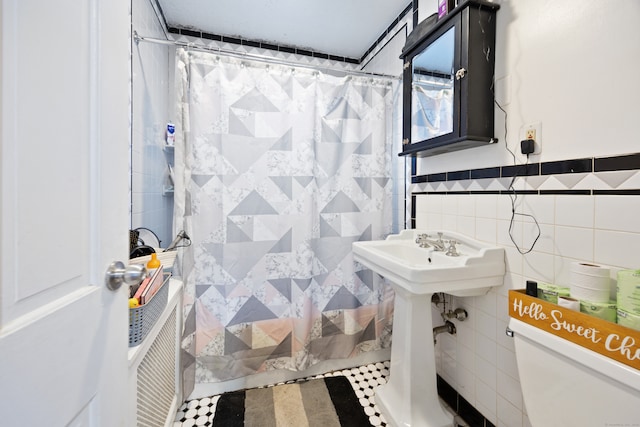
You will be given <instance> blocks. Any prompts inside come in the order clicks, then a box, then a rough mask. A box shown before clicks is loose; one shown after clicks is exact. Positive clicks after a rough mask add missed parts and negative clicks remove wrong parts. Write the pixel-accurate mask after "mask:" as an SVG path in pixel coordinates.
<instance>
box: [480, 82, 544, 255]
mask: <svg viewBox="0 0 640 427" xmlns="http://www.w3.org/2000/svg"><path fill="white" fill-rule="evenodd" d="M493 90H494V86H493V83H492V84H491V92H493ZM495 98H496V97H495V93H494V94H493V102H494V103H495V104H496V106H497V107H498V108H499V109H500V111H502V113H503V114H504V146H505V148H506V149H507V151H508V152H509V154H511V157H512V158H513V165H514V166H518V164H517V160H516V155H515V153H514V152H513V151H511V149H510V148H509V144H508V139H507V131H508V128H507V118H508V114H507V112H506V110H505V109H504V108H502V105H500V103H499V102H498V101H497V100H496V99H495ZM528 164H529V155H528V154H527V161H526V163H525V164H524V165H519V167H518V168H516V170H515V172H514V174H513V177H512V178H511V182H510V183H509V187H508V190H509V198H510V199H511V220H510V221H509V238H510V239H511V242H513V244H514V246H515V247H516V249H517V250H518V252H520V254H522V255H526V254H528V253H529V252H531V251H532V250H533V248H534V247H535V245H536V243H537V242H538V239H539V238H540V235H541V231H540V224H538V220H537V219H536V218H535V217H534V216H533V215H530V214H525V213H518V212H516V202H517V200H518V193H517V192H516V189H515V188H514V186H513V184H514V183H515V182H516V178H517V177H518V172H519V171H520V170H521V168H524V170H525V174H526V170H527V165H528ZM516 215H518V216H522V217H528V218H531V219H532V220H533V222H534V224H535V225H536V229H537V232H538V234H537V235H536V238H535V239H534V240H533V243H531V246H530V247H529V249H522V248H521V247H520V245H518V243H516V241H515V239H514V238H513V223H514V221H515V217H516Z"/></svg>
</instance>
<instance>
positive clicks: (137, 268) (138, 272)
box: [104, 261, 147, 291]
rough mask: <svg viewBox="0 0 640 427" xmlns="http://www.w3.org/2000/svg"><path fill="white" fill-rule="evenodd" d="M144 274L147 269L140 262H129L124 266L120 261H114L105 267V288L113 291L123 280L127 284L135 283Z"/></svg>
mask: <svg viewBox="0 0 640 427" xmlns="http://www.w3.org/2000/svg"><path fill="white" fill-rule="evenodd" d="M146 276H147V269H146V268H144V265H142V264H130V265H127V266H126V267H125V265H124V264H123V263H122V261H115V262H112V263H111V265H110V266H109V268H107V273H106V274H105V277H104V279H105V282H106V285H107V288H109V289H110V290H112V291H115V290H118V289H119V288H120V286H122V283H123V282H124V283H126V284H127V285H137V284H138V283H140V282H142V279H144V278H145V277H146Z"/></svg>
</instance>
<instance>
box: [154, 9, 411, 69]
mask: <svg viewBox="0 0 640 427" xmlns="http://www.w3.org/2000/svg"><path fill="white" fill-rule="evenodd" d="M161 11H162V9H161ZM409 13H413V21H414V22H413V26H414V28H415V26H416V22H415V21H416V20H417V19H418V2H417V0H411V1H409V3H408V4H407V7H405V8H404V10H403V11H402V12H400V14H399V15H398V16H397V17H396V18H395V19H394V20H393V21H392V22H391V24H390V25H389V26H388V27H387V28H386V29H385V30H384V31H383V32H382V33H381V34H380V35H379V36H378V38H377V40H376V41H375V42H373V44H372V45H371V46H370V47H369V48H368V49H367V50H366V51H365V52H364V53H363V55H362V56H360V57H359V58H350V57H345V56H340V55H332V54H330V53H327V52H317V51H313V50H309V49H302V48H297V47H295V46H287V45H278V44H274V43H269V42H264V41H260V40H251V39H243V38H237V37H229V36H225V35H222V34H211V33H206V32H201V31H196V30H193V29H189V28H177V27H170V26H168V25H166V19H165V25H166V27H167V31H168V32H169V33H171V34H178V35H183V36H191V37H198V38H201V39H207V40H217V41H222V42H224V43H231V44H237V45H241V46H251V47H257V48H261V49H268V50H273V51H277V52H286V53H293V54H296V55H303V56H310V57H313V58H321V59H330V60H332V61H337V62H344V63H347V64H355V65H360V64H362V62H364V60H365V59H366V58H367V56H368V55H369V54H371V53H372V52H373V51H375V50H376V48H377V47H378V46H379V45H380V44H381V43H382V41H383V40H384V39H385V37H387V36H388V35H389V34H391V33H392V32H393V30H394V28H395V27H396V26H397V25H398V24H399V23H400V21H401V20H402V18H404V17H405V16H406V15H408V14H409ZM163 18H164V14H163Z"/></svg>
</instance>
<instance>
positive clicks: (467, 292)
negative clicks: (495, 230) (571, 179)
mask: <svg viewBox="0 0 640 427" xmlns="http://www.w3.org/2000/svg"><path fill="white" fill-rule="evenodd" d="M422 233H426V234H428V235H430V236H431V238H432V239H433V240H436V239H437V237H435V236H436V235H437V232H436V231H431V230H403V231H401V232H400V234H394V235H391V236H389V237H387V239H386V240H373V241H368V242H355V243H353V255H354V259H355V260H356V261H358V262H360V263H361V264H362V265H364V266H365V267H367V268H369V269H371V270H373V271H375V272H376V273H378V274H380V275H381V276H383V277H386V278H387V279H388V280H390V281H391V282H392V283H395V284H396V285H398V286H399V287H400V288H402V289H404V290H405V291H407V292H410V293H412V294H432V293H435V292H445V293H447V294H451V295H456V296H473V295H483V294H485V293H487V292H488V291H489V289H490V288H491V287H493V286H498V285H501V284H502V280H503V277H504V273H505V264H504V249H503V248H501V247H497V246H492V245H489V244H486V243H483V242H480V241H478V240H474V239H472V238H470V237H467V236H464V235H462V234H459V233H455V232H449V231H444V232H443V236H442V239H443V240H444V241H445V242H446V241H448V240H450V239H453V240H456V241H457V242H458V244H457V245H456V247H457V251H458V253H459V256H447V255H445V252H444V251H441V252H439V251H436V250H434V248H433V246H431V247H429V248H421V247H419V246H418V244H417V243H416V242H415V240H416V236H417V235H418V234H422ZM447 246H448V245H447Z"/></svg>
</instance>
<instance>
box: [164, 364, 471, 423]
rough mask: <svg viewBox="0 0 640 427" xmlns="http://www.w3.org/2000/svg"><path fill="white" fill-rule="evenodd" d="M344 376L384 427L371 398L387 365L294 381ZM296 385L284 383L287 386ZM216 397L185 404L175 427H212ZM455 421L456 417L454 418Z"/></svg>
mask: <svg viewBox="0 0 640 427" xmlns="http://www.w3.org/2000/svg"><path fill="white" fill-rule="evenodd" d="M338 375H344V376H345V377H347V378H348V379H349V381H350V382H351V385H352V386H353V389H354V391H355V393H356V396H357V397H358V399H360V404H361V405H362V407H363V408H364V412H365V413H366V414H367V416H369V422H371V425H372V426H374V427H386V425H387V424H386V420H385V419H384V416H383V415H381V414H380V410H379V409H378V407H377V406H376V404H375V401H374V395H375V390H376V387H378V386H379V385H381V384H385V383H386V382H387V377H388V376H389V362H388V361H385V362H378V363H375V364H369V365H364V366H360V367H357V368H351V369H344V370H341V371H334V372H329V373H327V374H324V375H316V376H314V377H308V378H301V379H299V380H297V381H306V380H310V379H312V378H323V377H329V376H338ZM294 382H296V381H287V384H289V383H294ZM281 384H284V383H281ZM219 397H220V396H219V395H218V396H212V397H205V398H203V399H194V400H190V401H187V402H185V403H184V404H183V405H182V406H181V407H180V409H178V413H177V414H176V418H175V422H174V424H173V425H174V427H192V426H212V425H213V416H214V414H215V412H216V403H217V402H218V399H219ZM456 418H457V417H456ZM456 421H458V425H465V424H464V423H463V422H461V421H462V420H458V419H457V420H456Z"/></svg>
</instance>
